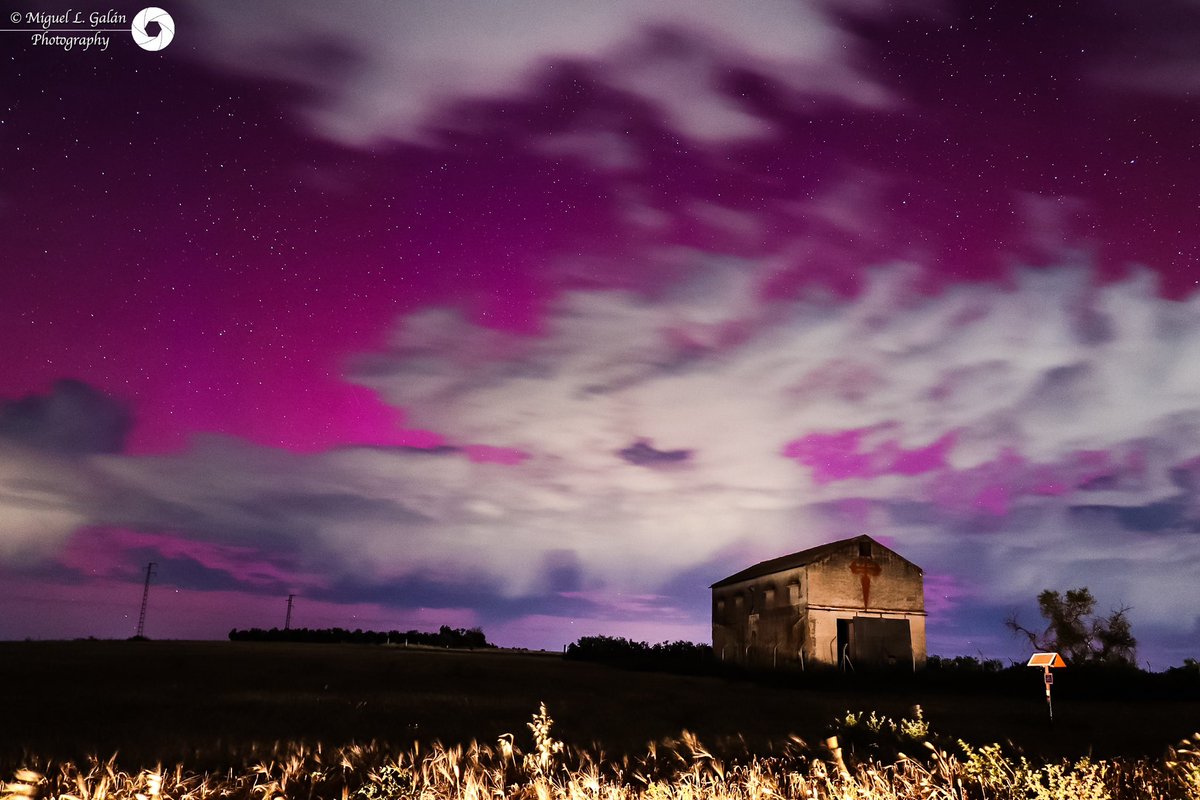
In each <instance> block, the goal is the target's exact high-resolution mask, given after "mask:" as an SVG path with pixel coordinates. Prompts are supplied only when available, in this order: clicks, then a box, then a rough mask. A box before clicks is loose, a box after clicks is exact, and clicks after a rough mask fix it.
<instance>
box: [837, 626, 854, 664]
mask: <svg viewBox="0 0 1200 800" xmlns="http://www.w3.org/2000/svg"><path fill="white" fill-rule="evenodd" d="M850 622H851V621H850V620H848V619H839V620H838V621H837V665H838V669H845V668H846V655H847V654H848V653H849V652H850V650H849V648H850V643H851V641H852V640H851V628H850ZM853 661H854V656H851V662H852V663H853Z"/></svg>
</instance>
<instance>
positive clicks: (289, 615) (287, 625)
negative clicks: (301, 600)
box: [283, 594, 296, 631]
mask: <svg viewBox="0 0 1200 800" xmlns="http://www.w3.org/2000/svg"><path fill="white" fill-rule="evenodd" d="M295 598H296V595H294V594H289V595H288V611H287V617H286V618H284V620H283V629H284V630H285V631H290V630H291V629H292V600H294V599H295Z"/></svg>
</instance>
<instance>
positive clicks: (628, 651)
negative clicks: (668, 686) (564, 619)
mask: <svg viewBox="0 0 1200 800" xmlns="http://www.w3.org/2000/svg"><path fill="white" fill-rule="evenodd" d="M565 658H567V659H569V660H572V661H596V662H599V663H602V664H609V665H612V666H617V667H624V668H626V669H637V670H647V671H654V672H679V673H684V674H693V675H694V674H709V673H713V672H716V671H717V669H718V667H719V666H720V665H719V664H718V663H717V661H716V660H715V659H714V658H713V650H712V646H711V645H707V644H695V643H694V642H684V641H678V642H662V643H660V644H649V643H647V642H637V641H633V640H631V639H625V638H623V637H620V636H584V637H582V638H581V639H579V640H578V641H576V642H574V643H573V644H569V645H567V652H566V655H565Z"/></svg>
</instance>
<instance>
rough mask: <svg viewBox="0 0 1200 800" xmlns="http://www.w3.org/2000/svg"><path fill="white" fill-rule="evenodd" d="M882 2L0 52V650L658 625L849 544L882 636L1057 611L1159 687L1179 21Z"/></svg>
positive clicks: (1197, 427) (355, 8)
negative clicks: (1108, 639) (291, 613)
mask: <svg viewBox="0 0 1200 800" xmlns="http://www.w3.org/2000/svg"><path fill="white" fill-rule="evenodd" d="M896 5H897V4H894V3H891V4H888V3H882V2H880V3H873V2H866V3H862V2H849V0H846V2H840V1H839V0H825V1H824V2H807V3H805V2H754V3H745V4H740V5H739V4H734V5H731V4H729V3H727V2H716V0H713V1H712V2H708V0H703V1H699V2H698V1H696V0H691V1H689V2H683V1H682V0H653V1H652V2H646V1H645V0H640V1H639V2H634V0H614V2H612V3H609V4H605V5H604V7H603V9H602V10H601V8H600V7H599V6H596V5H594V4H585V3H574V2H555V3H539V2H513V3H495V2H490V0H489V2H482V0H457V1H456V2H445V0H441V1H440V2H432V1H431V2H424V1H423V0H421V1H418V0H414V2H408V3H403V4H394V5H382V4H352V3H344V4H338V3H330V4H320V5H316V4H310V5H297V4H290V3H254V4H251V5H250V7H249V8H248V9H247V8H244V7H242V4H238V3H233V2H228V3H226V2H215V3H204V4H199V3H196V4H186V5H181V6H178V7H168V8H167V9H166V10H167V11H168V12H170V13H171V14H172V15H173V17H174V18H175V21H176V28H177V33H176V38H175V39H174V41H173V42H172V43H171V45H170V46H169V47H168V48H167V49H166V50H163V51H162V52H159V53H148V52H144V51H142V50H140V49H138V48H136V47H135V46H134V45H133V43H132V41H131V40H130V39H129V37H127V36H124V35H121V34H113V41H112V43H111V45H110V46H109V48H108V49H107V50H106V51H103V52H98V51H96V50H95V49H90V50H88V51H86V52H84V51H80V50H78V49H75V50H72V51H71V52H63V51H62V50H61V49H59V48H54V47H48V46H35V45H34V44H32V43H31V42H30V40H29V38H28V36H26V35H25V34H16V33H8V34H3V36H4V37H5V38H4V39H2V40H0V46H2V47H3V48H4V51H3V55H4V56H5V58H4V59H3V61H2V62H0V85H2V86H3V87H4V88H3V90H0V100H2V101H3V102H2V103H0V123H2V124H0V144H2V145H3V148H4V152H5V155H6V157H5V159H4V162H3V166H2V167H0V235H2V238H0V241H2V242H3V243H4V250H3V256H0V258H2V260H3V266H2V267H0V341H2V342H3V343H4V353H5V357H4V367H3V369H0V398H4V405H3V406H0V574H3V576H4V579H5V582H6V586H7V587H8V588H7V589H6V592H5V595H6V596H5V597H4V598H3V599H0V606H2V607H3V608H4V609H6V610H5V613H0V637H25V636H86V635H97V636H126V635H129V634H130V633H132V625H133V622H131V620H130V616H131V615H132V616H133V617H134V619H136V610H137V601H138V598H139V596H140V585H139V571H140V570H141V569H142V568H143V567H144V564H145V562H146V561H149V560H154V561H157V562H159V563H160V565H161V566H160V572H159V579H158V580H159V585H158V586H157V587H156V589H155V594H154V596H153V603H152V607H151V614H150V618H149V621H148V632H149V633H150V634H151V635H152V636H156V637H172V636H191V637H220V636H223V635H224V634H225V632H226V631H227V630H228V629H229V628H231V627H234V626H239V627H248V626H252V625H259V626H271V625H277V624H280V623H281V622H282V616H283V608H284V598H285V597H286V595H287V594H288V593H291V592H295V593H297V594H298V595H299V600H298V604H297V615H296V619H297V621H298V624H305V625H310V626H317V625H343V626H351V627H358V626H361V627H376V628H406V627H414V626H434V627H436V626H437V625H439V624H443V623H446V624H454V625H459V624H480V625H482V626H483V627H484V629H485V631H487V632H488V634H489V636H490V637H491V638H493V639H495V640H499V641H501V642H502V643H504V644H517V645H522V644H523V645H528V646H535V647H542V646H545V647H555V648H557V647H559V646H561V645H562V644H563V643H565V642H568V641H571V640H573V639H575V638H577V637H578V636H579V635H584V634H588V633H607V634H611V635H624V636H633V637H636V638H648V639H653V640H661V639H667V638H672V639H674V638H689V639H695V640H703V639H706V638H707V636H708V633H707V615H708V606H707V599H706V598H707V589H706V587H707V585H708V584H709V583H711V582H713V581H715V580H717V579H719V578H721V577H724V576H725V575H727V574H729V573H732V572H734V571H737V570H738V569H740V568H742V567H744V566H746V565H747V564H749V563H751V562H752V561H755V560H759V559H763V558H768V557H771V556H775V555H779V554H782V553H785V552H789V551H792V550H796V549H800V548H803V547H807V546H810V545H813V544H817V543H819V542H821V541H825V540H828V539H830V538H834V537H838V536H843V535H854V534H857V533H861V532H866V533H870V534H872V535H874V536H876V537H877V538H880V539H882V540H885V541H887V542H889V543H890V544H891V545H892V546H894V547H895V548H897V549H898V550H899V551H900V552H901V553H903V554H905V555H906V556H908V557H909V558H911V559H912V560H914V561H916V562H917V563H919V564H922V565H923V566H924V567H925V568H926V570H927V585H928V587H929V604H930V608H931V612H932V617H931V622H930V643H931V650H932V651H934V652H942V653H945V654H958V653H968V654H978V653H980V652H982V653H984V654H985V655H987V656H989V657H999V656H1006V657H1007V656H1014V657H1015V656H1018V655H1020V653H1019V651H1020V647H1019V644H1018V643H1016V642H1015V641H1014V640H1012V639H1010V638H1009V637H1008V636H1007V634H1006V633H1005V632H1004V630H1003V628H1002V624H1001V622H1002V620H1003V618H1004V617H1005V616H1006V615H1007V614H1008V613H1010V612H1012V611H1019V612H1021V613H1022V614H1023V615H1024V616H1025V617H1027V618H1028V621H1030V622H1032V620H1033V617H1034V612H1033V598H1034V597H1035V596H1036V594H1037V593H1038V592H1039V591H1040V590H1042V589H1044V588H1056V589H1065V588H1069V587H1072V586H1076V585H1085V584H1086V585H1088V586H1090V587H1091V588H1092V590H1093V592H1094V593H1095V594H1096V595H1097V596H1098V597H1099V598H1100V601H1101V603H1102V605H1104V606H1105V608H1107V607H1117V606H1122V605H1130V606H1132V608H1133V611H1132V612H1131V617H1132V619H1133V620H1134V629H1135V633H1136V634H1138V635H1139V636H1140V638H1141V639H1142V643H1143V647H1142V655H1143V657H1144V658H1145V659H1148V660H1149V661H1150V662H1151V665H1152V666H1155V667H1161V666H1165V665H1167V664H1170V663H1177V662H1178V661H1180V660H1181V659H1182V658H1183V657H1184V656H1188V655H1191V656H1196V655H1197V647H1200V616H1198V612H1197V610H1196V609H1198V608H1200V594H1198V590H1197V588H1196V583H1195V575H1197V574H1200V533H1198V532H1200V497H1198V495H1197V492H1198V490H1200V488H1198V487H1200V300H1197V299H1196V292H1195V290H1196V288H1197V286H1200V233H1197V231H1198V230H1200V225H1197V222H1196V220H1197V219H1198V218H1200V149H1198V144H1197V142H1198V140H1197V131H1200V119H1198V117H1200V97H1198V93H1200V80H1198V79H1197V76H1198V75H1200V56H1197V54H1196V52H1194V50H1195V49H1194V47H1193V46H1192V45H1194V43H1195V41H1197V40H1198V39H1200V11H1198V10H1197V9H1196V7H1195V6H1194V4H1189V3H1183V2H1177V3H1172V2H1168V3H1165V4H1157V5H1156V6H1155V8H1154V9H1153V10H1147V9H1146V8H1144V7H1143V4H1139V3H1135V2H1112V3H1106V4H1104V5H1103V6H1102V7H1098V6H1096V5H1095V4H1094V3H1066V4H1059V5H1056V6H1055V7H1053V8H1051V7H1047V5H1046V4H1045V3H1003V4H994V3H973V2H946V3H920V2H915V3H908V4H900V6H901V7H899V8H897V7H896ZM104 10H107V9H104ZM137 10H138V7H134V6H129V7H127V8H125V7H122V13H125V14H126V15H127V16H128V17H129V18H132V16H133V14H134V13H135V12H136V11H137ZM1164 586H1170V587H1171V588H1170V590H1169V591H1164V590H1163V587H1164Z"/></svg>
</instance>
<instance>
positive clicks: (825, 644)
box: [712, 540, 925, 668]
mask: <svg viewBox="0 0 1200 800" xmlns="http://www.w3.org/2000/svg"><path fill="white" fill-rule="evenodd" d="M863 547H864V548H865V549H863V550H860V547H859V544H858V543H857V542H855V541H853V540H852V541H850V542H848V543H847V547H845V548H842V549H839V550H837V551H834V552H833V553H830V554H827V555H826V556H825V557H824V558H822V559H821V560H820V561H818V562H816V563H813V564H808V565H805V566H802V567H798V568H795V569H790V570H786V571H781V572H777V573H773V574H770V575H764V576H760V577H757V578H752V579H750V580H746V581H742V582H739V583H736V584H731V585H728V586H722V587H719V588H716V589H714V590H713V617H712V618H713V651H714V653H715V654H716V656H717V657H718V658H721V659H724V660H726V661H732V662H734V663H740V664H746V665H748V666H755V667H772V666H775V667H788V666H790V667H803V668H808V667H812V666H820V665H824V666H836V665H838V664H839V663H840V662H839V658H840V653H839V641H840V642H841V645H842V647H843V648H845V647H846V645H847V636H849V638H850V639H851V640H852V639H853V637H854V635H855V634H853V633H849V634H848V633H847V628H846V626H847V625H848V626H850V628H851V629H855V630H859V629H860V626H864V627H865V626H866V625H870V624H871V623H855V622H854V621H853V620H855V619H856V618H863V617H866V618H873V619H879V618H882V619H904V620H908V624H909V635H910V638H911V653H907V654H903V655H899V656H897V655H896V654H895V653H893V654H891V655H890V656H889V661H891V662H894V663H896V664H897V665H900V666H903V665H904V663H907V661H908V660H909V659H911V661H912V664H913V666H914V667H916V668H919V667H921V666H923V665H924V663H925V592H924V578H923V575H922V573H921V570H920V569H919V568H917V567H915V566H913V565H911V564H909V563H908V562H906V561H904V560H903V559H901V558H899V557H898V556H896V555H895V554H894V553H892V552H891V551H890V550H887V549H885V548H883V547H881V546H879V545H877V544H871V543H864V544H863ZM838 620H845V621H846V625H844V626H843V631H842V639H841V640H839V629H838ZM851 647H853V643H852V644H851Z"/></svg>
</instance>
